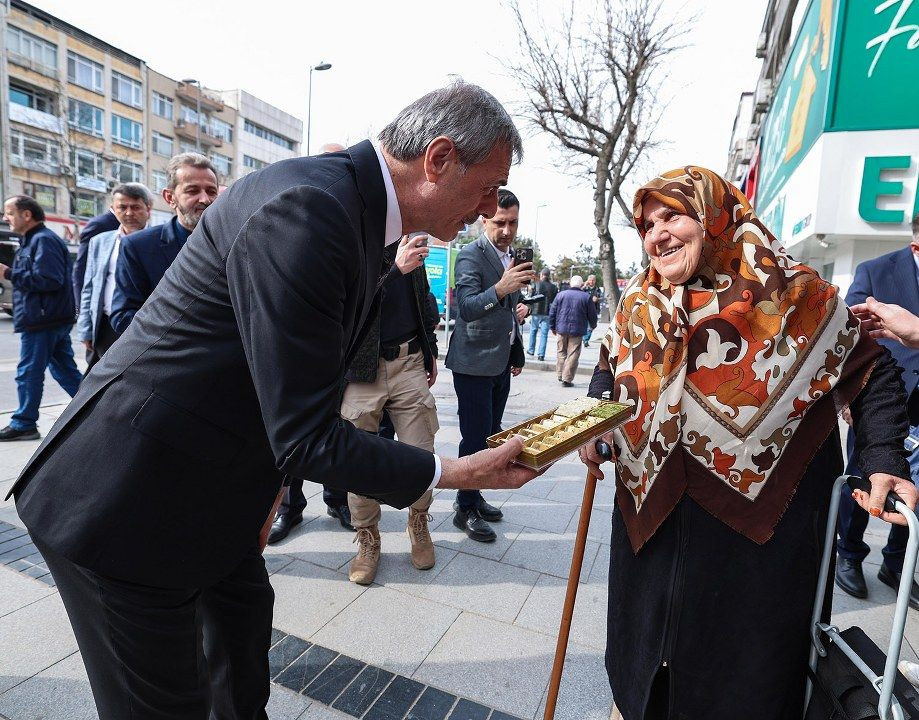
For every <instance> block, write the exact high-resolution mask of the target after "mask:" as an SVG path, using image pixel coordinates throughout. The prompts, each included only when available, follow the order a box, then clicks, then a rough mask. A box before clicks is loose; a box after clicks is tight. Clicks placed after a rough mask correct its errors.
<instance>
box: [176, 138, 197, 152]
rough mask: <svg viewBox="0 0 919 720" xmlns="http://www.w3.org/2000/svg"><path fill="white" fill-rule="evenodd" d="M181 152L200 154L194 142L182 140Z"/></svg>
mask: <svg viewBox="0 0 919 720" xmlns="http://www.w3.org/2000/svg"><path fill="white" fill-rule="evenodd" d="M179 152H183V153H189V152H192V153H196V152H198V148H196V147H195V144H194V143H193V142H188V141H187V140H182V141H181V142H180V143H179Z"/></svg>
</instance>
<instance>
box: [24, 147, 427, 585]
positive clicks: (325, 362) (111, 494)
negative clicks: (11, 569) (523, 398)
mask: <svg viewBox="0 0 919 720" xmlns="http://www.w3.org/2000/svg"><path fill="white" fill-rule="evenodd" d="M385 214H386V191H385V187H384V185H383V178H382V174H381V172H380V166H379V162H378V160H377V155H376V152H375V151H374V149H373V146H372V145H371V144H370V143H369V142H367V141H365V142H362V143H360V144H358V145H355V146H354V147H352V148H350V149H349V151H348V153H335V154H329V155H321V156H317V157H305V158H295V159H291V160H284V161H282V162H278V163H275V164H273V165H271V166H270V167H268V168H266V169H264V170H261V171H258V172H255V173H252V174H250V175H247V176H246V177H245V178H243V179H241V180H238V181H237V182H236V183H234V184H233V185H232V186H231V187H230V188H229V189H228V190H227V191H226V192H224V193H223V194H222V195H221V196H220V197H219V198H218V199H217V201H216V202H215V203H214V204H213V205H212V206H211V207H209V208H208V209H207V210H206V211H205V213H204V216H203V217H202V219H201V222H199V224H198V227H197V228H196V229H195V231H194V233H192V236H191V237H190V238H189V240H188V242H187V243H186V245H185V249H184V250H183V252H182V253H181V254H180V255H179V257H178V259H177V260H176V261H175V262H174V263H173V264H172V266H171V267H170V268H169V269H168V270H167V271H166V274H165V276H164V277H163V279H162V281H161V282H160V284H159V285H158V286H157V287H156V289H155V290H154V292H153V294H152V295H151V296H150V299H149V300H148V301H147V302H146V303H145V304H144V306H143V307H142V308H141V309H140V311H139V312H138V313H137V315H136V316H135V318H134V321H133V322H132V323H131V324H130V326H129V327H128V329H127V331H126V332H125V333H124V335H122V336H121V338H120V339H119V340H118V342H116V343H115V344H114V345H113V346H112V347H111V349H110V350H109V351H108V352H107V353H106V354H105V355H104V357H103V358H102V360H101V361H100V362H99V363H98V364H97V365H95V366H94V367H93V369H92V371H91V372H90V374H89V375H88V376H87V377H86V379H85V380H84V381H83V384H82V385H81V386H80V391H79V392H78V393H77V395H76V397H75V398H74V399H73V401H72V402H71V403H70V405H69V406H68V407H67V409H66V410H65V411H64V413H63V415H61V417H60V418H59V419H58V421H57V422H56V423H55V425H54V427H53V428H52V429H51V431H50V432H49V433H48V435H47V437H46V438H45V440H44V442H43V443H42V444H41V446H40V447H39V448H38V450H37V451H36V453H35V455H34V456H33V457H32V459H31V460H30V461H29V463H28V464H27V465H26V467H25V469H24V470H23V472H22V474H21V475H20V477H19V479H18V480H17V482H16V484H15V485H14V487H13V490H12V492H13V493H14V494H15V496H16V507H17V510H18V511H19V516H20V517H21V518H22V519H23V521H24V522H25V524H26V526H27V527H28V528H29V531H30V532H31V533H32V534H33V536H35V537H38V538H39V539H40V540H42V541H44V542H45V543H47V544H48V545H49V546H50V547H51V548H52V549H54V550H56V551H57V552H59V553H60V554H62V555H64V556H65V557H67V558H69V559H70V560H72V561H73V562H75V563H77V564H79V565H82V566H84V567H88V568H90V569H92V570H94V571H96V572H99V573H101V574H103V575H107V576H110V577H114V578H120V579H125V580H128V581H131V582H136V583H141V584H147V585H154V586H158V587H179V588H181V587H187V588H190V587H202V586H204V585H207V584H209V583H210V582H213V581H215V580H216V579H218V578H220V577H222V576H224V575H226V573H228V572H229V571H230V570H231V569H232V568H234V567H236V566H237V564H238V563H239V562H240V560H241V558H242V557H243V556H244V554H245V553H246V552H247V551H250V550H251V548H252V547H253V545H254V544H255V542H256V539H257V536H258V533H259V530H260V528H261V527H262V525H263V523H264V522H265V519H266V517H267V516H268V512H269V510H270V509H271V505H272V502H273V500H274V497H275V495H276V494H277V492H278V490H279V489H280V487H281V483H282V477H283V475H284V474H288V475H292V476H294V477H299V478H304V479H307V480H312V481H315V482H317V483H321V484H325V485H328V486H331V487H333V488H335V489H339V490H347V491H351V492H355V493H359V494H361V495H368V496H371V497H375V498H377V499H379V500H380V501H382V502H385V503H387V504H389V505H393V506H395V507H399V508H404V507H407V506H408V505H410V504H411V503H413V502H414V501H415V500H417V499H418V498H419V497H420V496H421V495H422V493H423V492H424V491H425V490H426V489H427V488H428V486H429V485H430V483H431V480H432V479H433V477H434V457H433V455H432V454H431V453H429V452H425V451H424V450H419V449H417V448H413V447H409V446H408V445H403V444H401V443H397V442H394V441H390V440H385V439H383V438H379V437H376V436H375V435H371V434H369V433H365V432H360V431H358V430H357V429H356V428H355V427H354V426H353V425H352V424H351V423H349V422H347V421H344V420H342V419H341V418H340V416H339V409H340V407H341V395H342V390H343V386H344V380H343V378H344V374H345V368H347V367H348V365H349V363H350V361H351V358H352V356H353V354H354V351H355V349H356V348H357V347H358V346H359V345H360V342H361V340H362V339H363V338H362V333H361V328H362V326H363V325H364V323H365V319H366V318H367V316H368V315H369V314H370V312H371V308H372V306H373V305H374V304H375V302H376V300H375V295H376V291H377V286H378V281H379V275H380V269H381V258H382V252H383V239H384V226H385ZM215 498H216V499H217V502H214V499H215Z"/></svg>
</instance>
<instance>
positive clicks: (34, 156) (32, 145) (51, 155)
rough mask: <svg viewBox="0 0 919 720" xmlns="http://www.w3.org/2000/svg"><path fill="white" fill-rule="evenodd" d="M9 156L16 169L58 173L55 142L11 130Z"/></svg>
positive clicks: (57, 156) (58, 156) (58, 157)
mask: <svg viewBox="0 0 919 720" xmlns="http://www.w3.org/2000/svg"><path fill="white" fill-rule="evenodd" d="M10 155H11V159H12V163H13V165H15V166H16V167H21V168H27V169H29V170H37V171H39V172H46V173H57V172H58V162H59V159H60V155H59V154H58V145H57V141H55V140H49V139H48V138H43V137H38V136H37V135H28V134H26V133H24V132H20V131H19V130H11V131H10Z"/></svg>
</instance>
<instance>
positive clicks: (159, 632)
mask: <svg viewBox="0 0 919 720" xmlns="http://www.w3.org/2000/svg"><path fill="white" fill-rule="evenodd" d="M34 542H35V545H36V547H37V548H38V549H39V550H40V551H41V554H42V555H43V556H44V558H45V561H46V562H47V563H48V567H49V569H50V570H51V575H52V576H53V577H54V580H55V582H56V583H57V588H58V591H59V592H60V594H61V599H62V600H63V602H64V607H65V608H66V609H67V615H68V616H69V618H70V624H71V625H72V626H73V631H74V634H75V635H76V638H77V644H78V645H79V646H80V651H81V653H82V655H83V662H84V664H85V665H86V672H87V674H88V675H89V683H90V686H91V687H92V691H93V697H94V698H95V701H96V709H97V710H98V712H99V718H100V720H266V719H267V717H268V716H267V715H266V713H265V705H266V703H267V702H268V696H269V693H270V685H269V682H268V648H269V646H270V644H271V614H272V605H273V604H274V591H273V590H272V589H271V585H270V584H269V582H268V573H267V572H266V571H265V562H264V560H263V559H262V556H261V554H260V553H259V552H258V551H257V549H256V548H255V547H253V549H252V553H251V555H249V556H248V557H246V558H245V559H244V560H243V561H242V562H241V563H240V564H239V565H238V566H237V567H236V569H235V570H233V572H232V573H230V574H229V575H228V576H227V577H225V578H223V579H222V580H220V581H219V582H217V583H216V584H214V585H211V586H210V587H205V588H189V589H185V590H171V589H166V588H157V587H148V586H144V585H136V584H134V583H129V582H124V581H121V580H115V579H113V578H107V577H103V576H102V575H99V574H98V573H95V572H93V571H91V570H87V569H86V568H83V567H80V566H79V565H76V564H74V563H72V562H71V561H70V560H67V559H66V558H64V557H62V556H61V555H58V554H57V553H56V552H54V551H53V550H51V549H50V548H48V547H47V546H45V545H44V543H42V542H40V541H39V540H37V539H34ZM177 561H178V560H177Z"/></svg>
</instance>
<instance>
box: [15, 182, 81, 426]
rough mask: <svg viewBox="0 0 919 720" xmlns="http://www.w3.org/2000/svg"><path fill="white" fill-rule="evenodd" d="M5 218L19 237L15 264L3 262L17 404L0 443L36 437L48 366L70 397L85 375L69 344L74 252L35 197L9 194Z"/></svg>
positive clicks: (73, 311)
mask: <svg viewBox="0 0 919 720" xmlns="http://www.w3.org/2000/svg"><path fill="white" fill-rule="evenodd" d="M3 219H4V220H6V222H7V223H9V226H10V228H11V229H12V231H13V232H14V233H16V234H17V235H19V250H18V251H17V252H16V257H15V258H14V260H13V265H12V266H7V265H4V264H3V263H0V275H2V276H3V277H4V278H5V279H7V280H9V281H10V282H11V283H12V284H13V332H16V333H19V364H18V365H17V367H16V389H17V391H18V394H19V407H18V408H17V409H16V411H15V412H14V413H13V415H12V417H10V424H9V425H7V426H6V427H5V428H3V429H2V430H0V441H3V442H7V441H10V440H37V439H38V438H40V437H41V435H40V434H39V432H38V408H39V405H41V396H42V392H43V391H44V386H45V368H50V370H51V377H53V378H54V379H55V380H56V381H57V383H58V385H60V386H61V387H62V388H64V390H65V391H66V392H67V394H68V395H70V397H73V396H74V395H76V394H77V389H78V388H79V387H80V380H81V378H82V376H81V374H80V371H79V370H78V369H77V365H76V363H75V362H74V359H73V346H72V345H71V343H70V329H71V328H72V327H73V320H74V317H75V310H74V304H73V286H72V285H71V283H70V277H71V260H70V253H69V252H68V250H67V246H66V245H65V244H64V241H63V240H61V239H60V238H59V237H58V236H57V235H55V234H54V233H53V232H52V231H51V230H49V229H48V228H46V227H45V211H44V210H43V209H42V206H41V205H39V204H38V202H37V201H36V200H35V199H34V198H32V197H29V196H28V195H14V196H13V197H11V198H9V199H8V200H7V201H6V202H5V203H4V204H3Z"/></svg>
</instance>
